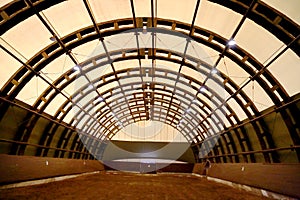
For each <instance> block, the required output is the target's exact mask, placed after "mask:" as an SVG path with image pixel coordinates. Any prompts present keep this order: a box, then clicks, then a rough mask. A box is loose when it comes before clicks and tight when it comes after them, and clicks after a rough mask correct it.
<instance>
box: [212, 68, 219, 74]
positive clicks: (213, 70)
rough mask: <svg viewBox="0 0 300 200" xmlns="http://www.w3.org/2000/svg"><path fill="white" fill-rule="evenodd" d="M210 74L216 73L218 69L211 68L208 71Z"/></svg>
mask: <svg viewBox="0 0 300 200" xmlns="http://www.w3.org/2000/svg"><path fill="white" fill-rule="evenodd" d="M210 72H211V73H212V74H216V73H218V70H217V69H216V68H212V70H211V71H210Z"/></svg>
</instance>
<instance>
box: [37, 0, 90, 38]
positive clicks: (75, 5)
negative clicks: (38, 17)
mask: <svg viewBox="0 0 300 200" xmlns="http://www.w3.org/2000/svg"><path fill="white" fill-rule="evenodd" d="M42 13H43V15H44V16H45V17H46V19H47V20H48V22H50V24H51V25H52V27H53V28H54V29H55V31H56V32H57V33H58V35H59V36H64V35H67V34H69V33H70V32H73V31H76V30H78V29H80V28H83V27H86V26H89V25H92V21H91V19H90V17H89V15H88V13H87V11H86V8H85V7H84V4H83V2H82V1H79V0H72V1H64V2H62V3H59V4H57V5H56V6H55V7H50V8H49V9H47V10H45V11H43V12H42Z"/></svg>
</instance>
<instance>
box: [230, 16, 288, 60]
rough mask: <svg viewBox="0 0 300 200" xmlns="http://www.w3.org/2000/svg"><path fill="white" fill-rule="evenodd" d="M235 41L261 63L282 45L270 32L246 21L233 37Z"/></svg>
mask: <svg viewBox="0 0 300 200" xmlns="http://www.w3.org/2000/svg"><path fill="white" fill-rule="evenodd" d="M235 41H236V43H237V45H238V46H240V47H241V48H243V49H245V50H246V51H248V52H249V53H250V54H251V55H253V56H254V57H255V58H256V59H257V60H259V61H260V62H261V63H264V62H265V61H267V60H268V59H269V57H270V56H272V55H273V54H274V53H275V52H276V51H277V50H278V49H280V48H281V47H282V46H283V43H282V42H281V41H280V40H278V39H277V38H276V37H275V36H273V35H272V34H271V33H270V32H268V31H267V30H265V29H264V28H262V27H261V26H259V25H257V24H255V23H254V22H253V21H251V20H248V19H247V20H246V21H245V23H244V24H243V26H242V27H241V30H240V31H239V32H238V34H237V36H236V37H235Z"/></svg>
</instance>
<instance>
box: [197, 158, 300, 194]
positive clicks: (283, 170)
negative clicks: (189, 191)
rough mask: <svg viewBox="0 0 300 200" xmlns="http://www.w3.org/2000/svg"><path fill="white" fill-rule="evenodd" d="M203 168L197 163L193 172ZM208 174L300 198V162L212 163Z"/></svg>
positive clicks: (199, 172)
mask: <svg viewBox="0 0 300 200" xmlns="http://www.w3.org/2000/svg"><path fill="white" fill-rule="evenodd" d="M203 170H204V167H203V164H200V163H199V164H195V166H194V169H193V173H197V174H203ZM208 176H211V177H214V178H219V179H223V180H227V181H231V182H234V183H239V184H243V185H249V186H252V187H257V188H262V189H265V190H269V191H272V192H276V193H279V194H284V195H288V196H292V197H297V198H300V164H279V163H278V164H277V163H276V164H263V163H226V164H214V163H212V165H211V168H210V169H209V170H208Z"/></svg>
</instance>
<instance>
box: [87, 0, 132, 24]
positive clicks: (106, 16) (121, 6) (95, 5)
mask: <svg viewBox="0 0 300 200" xmlns="http://www.w3.org/2000/svg"><path fill="white" fill-rule="evenodd" d="M89 2H90V5H91V9H92V11H93V12H94V15H95V18H96V21H97V22H98V23H100V22H104V21H109V20H114V19H121V18H130V17H132V13H131V7H130V1H99V0H90V1H89Z"/></svg>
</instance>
